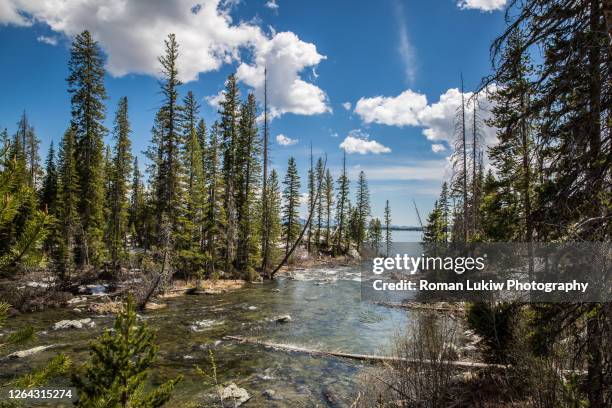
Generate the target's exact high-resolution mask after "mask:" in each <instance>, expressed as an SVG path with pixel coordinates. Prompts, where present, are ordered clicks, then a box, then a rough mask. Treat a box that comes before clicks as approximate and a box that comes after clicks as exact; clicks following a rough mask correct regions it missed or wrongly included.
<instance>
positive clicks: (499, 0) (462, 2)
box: [457, 0, 507, 11]
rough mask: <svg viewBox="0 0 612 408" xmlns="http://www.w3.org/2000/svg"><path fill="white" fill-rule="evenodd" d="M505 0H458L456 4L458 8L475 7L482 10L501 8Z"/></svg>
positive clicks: (504, 4)
mask: <svg viewBox="0 0 612 408" xmlns="http://www.w3.org/2000/svg"><path fill="white" fill-rule="evenodd" d="M506 2H507V0H459V1H458V2H457V5H458V6H459V8H460V9H463V10H465V9H475V10H482V11H495V10H502V9H503V8H504V7H505V6H506Z"/></svg>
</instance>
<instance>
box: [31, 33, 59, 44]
mask: <svg viewBox="0 0 612 408" xmlns="http://www.w3.org/2000/svg"><path fill="white" fill-rule="evenodd" d="M36 41H38V42H41V43H45V44H49V45H57V37H48V36H46V35H39V36H38V37H37V38H36Z"/></svg>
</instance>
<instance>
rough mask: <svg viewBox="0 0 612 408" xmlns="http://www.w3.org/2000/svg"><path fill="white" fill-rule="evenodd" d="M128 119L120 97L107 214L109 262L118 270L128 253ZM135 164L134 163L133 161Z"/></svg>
mask: <svg viewBox="0 0 612 408" xmlns="http://www.w3.org/2000/svg"><path fill="white" fill-rule="evenodd" d="M130 132H131V129H130V122H129V118H128V100H127V98H126V97H123V98H121V99H120V100H119V107H118V109H117V114H116V116H115V128H114V132H113V138H114V140H115V147H114V154H113V158H112V166H111V169H110V173H109V174H108V177H109V178H110V180H111V181H110V188H109V190H110V197H111V199H110V217H109V227H108V228H109V233H108V237H109V241H108V247H109V252H110V255H111V262H112V266H113V269H114V270H115V271H118V270H119V267H120V262H121V261H123V260H125V257H126V255H127V246H128V245H127V244H128V242H127V237H128V233H129V230H128V222H129V207H130V202H129V199H128V193H129V179H128V177H129V174H130V173H131V172H132V153H131V142H130ZM136 164H137V163H136Z"/></svg>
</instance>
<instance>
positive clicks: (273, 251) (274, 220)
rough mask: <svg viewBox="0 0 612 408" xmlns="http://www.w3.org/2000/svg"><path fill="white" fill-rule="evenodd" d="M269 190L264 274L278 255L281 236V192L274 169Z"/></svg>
mask: <svg viewBox="0 0 612 408" xmlns="http://www.w3.org/2000/svg"><path fill="white" fill-rule="evenodd" d="M267 190H268V193H267V194H266V200H267V203H266V205H265V207H264V208H265V211H267V212H268V214H267V215H266V217H265V219H266V222H267V225H266V226H265V228H264V231H266V234H265V235H263V236H262V239H265V240H266V247H265V248H267V249H268V252H269V253H268V258H267V263H264V264H263V268H262V272H263V274H264V275H266V274H267V272H268V266H269V265H271V264H273V263H274V262H275V261H276V258H277V257H278V243H279V241H280V238H281V192H280V186H279V182H278V173H277V172H276V170H274V169H273V170H272V173H270V176H269V177H268V183H267Z"/></svg>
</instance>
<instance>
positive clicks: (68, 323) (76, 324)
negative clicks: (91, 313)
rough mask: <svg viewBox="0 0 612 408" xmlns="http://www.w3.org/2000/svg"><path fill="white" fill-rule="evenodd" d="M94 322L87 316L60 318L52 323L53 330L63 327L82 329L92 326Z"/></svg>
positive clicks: (62, 328)
mask: <svg viewBox="0 0 612 408" xmlns="http://www.w3.org/2000/svg"><path fill="white" fill-rule="evenodd" d="M95 325H96V323H95V322H94V321H93V320H91V319H90V318H89V317H88V318H86V319H80V320H60V321H59V322H57V323H55V324H54V325H53V330H64V329H82V328H83V327H84V326H86V327H94V326H95Z"/></svg>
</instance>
